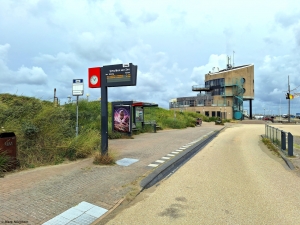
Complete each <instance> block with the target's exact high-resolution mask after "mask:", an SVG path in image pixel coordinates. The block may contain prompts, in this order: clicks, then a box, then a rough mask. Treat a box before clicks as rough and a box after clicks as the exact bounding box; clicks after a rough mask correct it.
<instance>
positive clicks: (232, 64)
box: [232, 51, 235, 68]
mask: <svg viewBox="0 0 300 225" xmlns="http://www.w3.org/2000/svg"><path fill="white" fill-rule="evenodd" d="M234 53H235V52H234V51H233V54H232V67H233V68H234Z"/></svg>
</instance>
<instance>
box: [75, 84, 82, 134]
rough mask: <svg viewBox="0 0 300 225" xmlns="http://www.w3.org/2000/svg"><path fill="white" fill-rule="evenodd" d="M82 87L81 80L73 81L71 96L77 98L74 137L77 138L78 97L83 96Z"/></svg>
mask: <svg viewBox="0 0 300 225" xmlns="http://www.w3.org/2000/svg"><path fill="white" fill-rule="evenodd" d="M83 92H84V86H83V79H73V89H72V93H73V96H76V97H77V99H76V100H77V101H76V137H77V136H78V100H79V96H80V95H81V96H82V95H83Z"/></svg>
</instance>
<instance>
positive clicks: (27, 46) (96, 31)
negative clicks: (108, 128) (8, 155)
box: [0, 0, 300, 114]
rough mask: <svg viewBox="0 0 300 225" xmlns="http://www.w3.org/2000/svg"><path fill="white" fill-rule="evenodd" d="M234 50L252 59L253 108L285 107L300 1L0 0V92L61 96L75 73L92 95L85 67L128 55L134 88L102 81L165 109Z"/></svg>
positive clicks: (299, 79)
mask: <svg viewBox="0 0 300 225" xmlns="http://www.w3.org/2000/svg"><path fill="white" fill-rule="evenodd" d="M233 51H235V54H234V65H235V66H238V65H245V64H254V67H255V75H254V76H255V100H254V102H253V107H254V109H253V111H254V113H263V112H264V109H265V112H266V114H267V113H272V114H278V113H279V111H280V106H281V113H287V100H286V99H285V92H286V90H287V89H288V75H289V77H290V86H291V89H294V88H297V87H298V86H299V85H300V76H299V74H300V73H299V71H300V1H297V0H285V1H279V0H278V1H274V0H273V1H269V0H264V1H261V0H251V1H240V0H229V1H223V0H211V1H199V0H186V1H182V0H181V1H180V0H163V1H162V0H160V1H158V0H141V1H136V0H122V1H121V0H63V1H62V0H0V92H1V93H11V94H17V95H25V96H32V97H36V98H40V99H45V100H51V99H53V90H54V88H56V90H57V97H58V98H59V99H60V101H61V103H64V102H67V97H68V96H72V80H73V79H76V78H83V79H84V82H85V89H84V91H85V94H84V96H83V97H80V98H86V94H87V93H88V94H89V95H90V96H89V99H90V100H96V99H98V98H99V97H100V89H89V88H88V86H87V82H88V80H87V70H88V68H89V67H98V66H99V67H100V66H103V65H110V64H119V63H128V62H131V63H133V64H135V65H138V77H137V86H134V87H115V88H109V89H108V99H109V101H115V100H137V101H146V102H155V103H158V104H159V105H160V106H161V107H164V108H168V104H169V100H170V99H172V98H176V97H184V96H195V95H196V94H197V93H196V92H192V91H191V90H192V85H196V84H203V83H204V75H205V74H206V73H208V71H211V70H212V67H219V68H220V69H224V68H225V67H226V56H227V55H230V56H232V54H233ZM294 92H298V93H300V87H299V88H298V89H296V90H295V91H294ZM73 99H74V100H75V97H73ZM280 102H281V104H280ZM299 103H300V98H297V99H294V100H292V101H291V109H292V113H294V114H295V113H296V112H299V113H300V104H299ZM244 108H245V109H248V108H249V103H248V102H245V103H244Z"/></svg>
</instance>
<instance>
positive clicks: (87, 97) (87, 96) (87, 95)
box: [86, 93, 90, 101]
mask: <svg viewBox="0 0 300 225" xmlns="http://www.w3.org/2000/svg"><path fill="white" fill-rule="evenodd" d="M89 96H90V94H89V93H87V94H86V99H87V101H89Z"/></svg>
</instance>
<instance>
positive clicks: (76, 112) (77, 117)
mask: <svg viewBox="0 0 300 225" xmlns="http://www.w3.org/2000/svg"><path fill="white" fill-rule="evenodd" d="M78 99H79V96H78V95H77V103H76V137H77V136H78Z"/></svg>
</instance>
